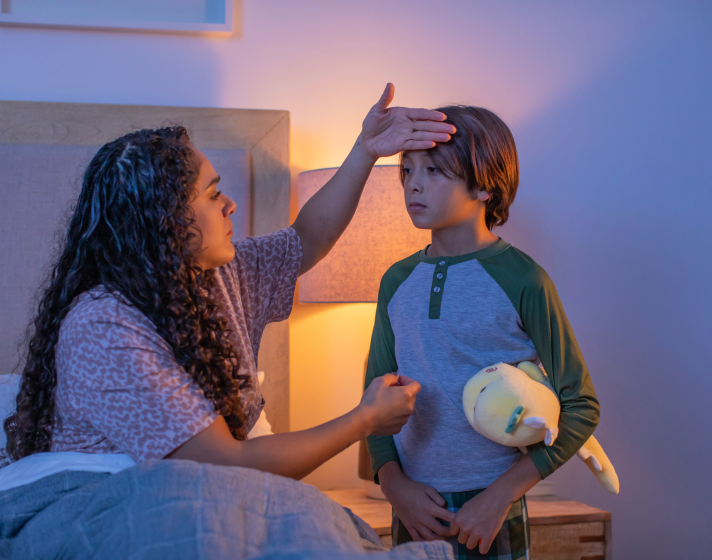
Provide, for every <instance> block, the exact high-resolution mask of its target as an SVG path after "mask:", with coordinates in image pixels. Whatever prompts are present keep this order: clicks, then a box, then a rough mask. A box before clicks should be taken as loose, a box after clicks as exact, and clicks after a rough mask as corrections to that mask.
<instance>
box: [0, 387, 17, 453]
mask: <svg viewBox="0 0 712 560" xmlns="http://www.w3.org/2000/svg"><path fill="white" fill-rule="evenodd" d="M21 378H22V376H21V375H20V374H17V373H8V374H7V375H0V449H2V448H3V447H5V444H6V443H7V437H6V436H5V430H4V428H3V427H2V426H3V424H4V422H5V419H6V418H7V417H8V416H10V414H12V413H13V412H15V399H16V398H17V393H18V391H19V390H20V379H21Z"/></svg>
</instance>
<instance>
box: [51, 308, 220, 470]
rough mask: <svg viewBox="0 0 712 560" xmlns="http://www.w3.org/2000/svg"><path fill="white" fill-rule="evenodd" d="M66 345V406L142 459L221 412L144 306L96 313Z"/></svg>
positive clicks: (162, 452)
mask: <svg viewBox="0 0 712 560" xmlns="http://www.w3.org/2000/svg"><path fill="white" fill-rule="evenodd" d="M122 307H123V306H122ZM64 346H65V347H67V346H69V348H68V352H69V356H68V359H67V360H65V363H67V364H70V365H71V367H63V368H62V371H61V375H62V377H63V379H62V380H61V385H63V387H64V391H63V393H64V401H65V412H67V413H68V414H71V415H72V417H73V418H74V419H76V420H78V421H79V422H80V423H81V424H83V425H88V426H90V427H91V429H92V431H93V432H98V433H99V434H101V435H102V436H104V437H106V438H107V439H108V440H109V441H110V442H111V443H112V444H113V445H114V446H116V447H117V448H118V449H119V450H121V452H123V453H126V454H127V455H129V456H130V457H131V458H132V459H134V460H136V461H144V460H148V459H161V458H163V457H165V456H166V455H167V454H168V453H170V452H171V451H173V450H174V449H176V448H177V447H179V446H180V445H181V444H183V443H185V442H186V441H187V440H188V439H190V438H191V437H193V436H195V435H196V434H198V433H200V432H201V431H202V430H204V429H205V428H207V427H208V426H210V425H211V424H212V423H213V422H214V421H215V420H216V419H217V418H218V414H217V413H216V412H215V410H214V407H213V405H212V403H211V402H209V401H208V400H207V399H206V398H205V395H204V394H203V391H202V389H200V387H199V386H198V385H197V384H196V383H195V382H194V381H193V380H192V378H191V377H190V375H189V374H188V373H187V372H186V371H185V370H184V369H183V368H182V367H181V366H180V365H178V363H177V362H176V360H175V357H174V355H173V353H172V351H171V349H170V347H169V346H168V344H167V343H166V342H165V341H164V340H163V339H162V338H161V337H160V336H159V335H158V333H157V332H156V331H155V329H153V328H152V325H151V323H150V321H149V320H148V318H146V317H145V316H144V315H143V314H141V313H140V312H139V311H138V310H135V309H133V308H124V310H123V311H122V312H121V313H119V314H117V315H115V316H113V317H101V318H99V319H96V320H90V321H88V322H86V323H84V325H83V327H82V328H81V329H79V330H77V331H75V332H74V334H73V336H72V337H71V340H70V341H69V344H66V343H65V345H64Z"/></svg>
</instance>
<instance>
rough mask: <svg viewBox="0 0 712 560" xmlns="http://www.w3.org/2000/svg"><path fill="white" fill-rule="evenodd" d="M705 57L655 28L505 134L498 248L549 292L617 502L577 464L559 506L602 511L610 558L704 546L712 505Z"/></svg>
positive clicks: (700, 31) (706, 41) (562, 483)
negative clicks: (524, 263) (608, 515)
mask: <svg viewBox="0 0 712 560" xmlns="http://www.w3.org/2000/svg"><path fill="white" fill-rule="evenodd" d="M702 53H707V55H706V57H703V55H702ZM710 55H712V40H710V34H709V25H707V27H706V28H705V25H704V18H703V21H702V23H700V22H699V21H697V22H692V21H690V23H689V24H688V25H687V26H684V27H683V26H679V27H678V28H676V29H673V30H672V31H671V30H666V34H665V35H664V37H660V38H659V40H658V41H657V42H656V43H655V44H651V45H648V48H647V49H646V50H645V51H644V52H638V53H636V54H630V53H628V55H627V56H626V53H622V58H620V59H619V60H618V61H617V64H616V65H615V66H613V67H612V68H611V69H610V71H609V72H608V73H607V74H606V75H605V76H603V78H602V79H600V80H599V81H597V82H594V83H591V84H590V86H589V88H588V89H587V90H586V91H581V92H578V93H577V95H575V96H574V97H572V98H570V99H568V100H567V101H562V102H561V103H560V104H559V105H558V106H557V107H555V108H552V110H551V111H549V112H547V113H545V114H542V115H540V116H539V117H538V118H537V119H536V120H533V121H531V122H528V123H527V124H526V125H525V126H523V127H522V129H521V130H515V131H514V132H515V136H516V138H517V141H518V145H519V149H520V154H521V167H522V176H521V183H520V191H519V194H518V197H517V200H516V202H515V204H514V206H513V207H512V214H511V223H509V224H507V226H505V227H504V228H503V229H502V230H501V233H500V235H502V236H503V237H504V238H505V239H507V240H508V241H510V242H512V243H513V244H514V245H516V246H518V247H520V248H521V249H522V250H524V251H525V252H527V253H529V254H530V255H532V256H533V257H534V258H535V260H537V262H539V263H540V264H541V265H542V266H543V267H544V268H545V269H546V270H547V271H548V273H549V275H550V276H551V277H552V279H553V281H554V283H555V284H556V285H557V287H558V290H559V294H560V296H561V299H562V301H563V303H564V306H565V308H566V310H567V314H568V317H569V320H570V321H571V323H572V326H573V328H574V331H575V332H576V334H577V337H578V341H579V344H580V345H581V348H582V350H583V353H584V356H586V359H587V363H588V366H589V369H590V371H591V375H592V377H593V381H594V385H595V387H596V391H597V393H598V396H599V400H600V401H601V412H602V416H601V423H600V425H599V428H598V430H597V432H596V435H597V437H598V439H599V441H600V442H601V444H602V445H603V446H604V448H605V449H606V451H607V452H608V454H609V457H610V458H611V460H612V462H613V464H614V465H615V467H616V469H617V471H618V474H619V476H620V479H621V494H620V495H619V496H617V497H615V496H609V495H608V494H606V493H605V492H603V491H601V489H600V488H599V487H598V486H597V484H596V482H595V480H593V479H592V478H591V477H590V475H588V474H587V471H586V469H585V467H583V466H582V465H581V464H578V463H579V462H577V461H572V462H571V463H569V464H567V465H566V466H565V467H563V468H562V469H561V470H560V471H559V472H557V473H556V474H555V475H554V476H553V477H552V480H553V481H554V487H555V490H556V492H557V493H560V494H563V495H565V496H567V497H570V498H572V499H576V500H580V501H585V502H586V503H589V504H591V505H594V506H598V507H601V508H605V509H608V510H610V511H612V513H613V525H614V531H613V534H614V550H615V553H616V556H617V557H618V558H626V559H636V558H680V557H688V556H689V557H692V556H694V555H695V553H699V552H701V551H703V550H709V549H710V548H712V533H710V531H709V513H708V511H707V510H708V508H707V505H706V504H705V503H704V500H701V499H700V498H701V497H706V496H710V495H712V478H710V476H709V474H708V470H709V469H708V465H709V464H710V461H712V450H711V448H710V446H709V445H708V444H707V445H706V444H705V443H708V442H702V441H701V440H700V435H701V434H708V433H709V429H708V426H709V422H710V421H709V415H708V414H707V410H708V408H709V403H710V402H712V376H710V375H709V355H708V354H707V348H708V346H709V335H710V330H709V317H710V315H711V314H712V298H710V295H709V287H710V285H712V225H711V224H710V220H709V208H710V207H711V206H712V179H711V176H710V174H709V169H708V168H707V166H708V163H709V160H710V156H711V155H712V141H711V140H710V136H709V127H710V124H711V123H712V109H711V108H710V104H709V100H710V99H712V75H710V72H709V68H707V69H706V70H705V71H701V66H702V64H703V58H709V56H710ZM705 335H706V336H705ZM703 437H705V436H703ZM653 535H655V536H656V537H653V538H651V536H653ZM661 537H664V538H661Z"/></svg>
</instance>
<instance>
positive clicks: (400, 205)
mask: <svg viewBox="0 0 712 560" xmlns="http://www.w3.org/2000/svg"><path fill="white" fill-rule="evenodd" d="M336 171H337V170H336V169H335V168H334V169H317V170H315V171H306V172H304V173H301V174H300V175H299V208H300V209H301V208H302V206H304V204H305V203H306V201H307V200H309V198H311V197H312V196H313V195H314V193H316V192H317V191H318V190H319V189H320V188H321V187H323V186H324V185H325V184H326V182H327V181H328V180H329V179H331V178H332V177H333V176H334V174H335V173H336ZM429 242H430V231H429V230H419V229H416V228H415V226H414V225H413V223H412V222H411V221H410V217H409V216H408V212H407V211H406V208H405V202H404V200H403V187H402V185H401V182H400V178H399V176H398V166H397V165H383V166H376V167H374V168H373V171H371V175H370V177H369V178H368V181H367V182H366V187H365V188H364V191H363V195H362V197H361V202H360V203H359V206H358V209H357V210H356V214H355V215H354V217H353V220H352V221H351V223H350V224H349V226H348V228H346V231H345V232H344V234H343V235H342V236H341V238H340V239H339V241H337V243H336V245H335V246H334V248H333V249H332V250H331V252H330V253H329V254H328V255H327V256H326V257H325V258H324V259H323V260H322V261H321V262H320V263H319V264H318V265H316V266H315V267H314V268H313V269H312V270H310V271H309V272H307V273H306V274H304V275H303V276H302V277H301V278H300V281H299V301H300V302H301V303H347V302H375V301H377V299H378V286H379V284H380V282H381V277H382V276H383V274H384V273H385V272H386V270H388V268H389V267H390V266H391V265H392V264H393V263H394V262H396V261H399V260H401V259H404V258H405V257H407V256H409V255H412V254H413V253H415V252H416V251H418V250H420V249H423V248H424V247H425V246H426V245H427V244H428V243H429Z"/></svg>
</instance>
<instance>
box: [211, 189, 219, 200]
mask: <svg viewBox="0 0 712 560" xmlns="http://www.w3.org/2000/svg"><path fill="white" fill-rule="evenodd" d="M221 194H222V191H217V192H216V193H215V194H214V195H213V196H212V197H211V198H212V199H213V200H217V199H218V198H220V195H221Z"/></svg>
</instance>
